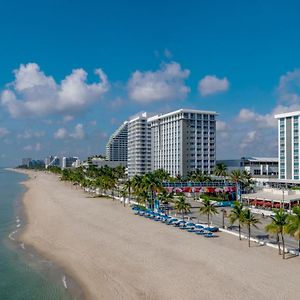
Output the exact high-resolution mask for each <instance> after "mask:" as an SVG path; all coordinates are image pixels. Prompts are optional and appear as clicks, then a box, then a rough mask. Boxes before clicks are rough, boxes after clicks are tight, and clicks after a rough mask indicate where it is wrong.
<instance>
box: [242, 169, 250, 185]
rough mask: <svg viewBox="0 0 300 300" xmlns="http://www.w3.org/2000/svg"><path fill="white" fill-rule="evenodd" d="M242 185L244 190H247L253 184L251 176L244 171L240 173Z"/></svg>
mask: <svg viewBox="0 0 300 300" xmlns="http://www.w3.org/2000/svg"><path fill="white" fill-rule="evenodd" d="M242 183H243V186H244V188H245V189H246V188H247V189H249V187H250V186H251V184H252V183H253V181H252V176H251V174H250V172H249V171H246V170H243V171H242Z"/></svg>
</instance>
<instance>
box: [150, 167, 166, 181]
mask: <svg viewBox="0 0 300 300" xmlns="http://www.w3.org/2000/svg"><path fill="white" fill-rule="evenodd" d="M152 174H153V175H154V176H155V177H156V178H157V179H158V180H159V181H167V180H169V179H170V174H169V173H168V172H167V171H165V170H164V169H157V170H154V171H153V172H152Z"/></svg>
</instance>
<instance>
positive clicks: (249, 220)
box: [243, 209, 260, 247]
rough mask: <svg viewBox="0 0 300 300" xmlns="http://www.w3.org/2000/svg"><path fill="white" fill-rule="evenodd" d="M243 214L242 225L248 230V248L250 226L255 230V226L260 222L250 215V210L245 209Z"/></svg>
mask: <svg viewBox="0 0 300 300" xmlns="http://www.w3.org/2000/svg"><path fill="white" fill-rule="evenodd" d="M243 213H244V217H243V224H245V225H246V226H247V228H248V247H250V237H251V226H253V227H255V228H257V225H256V224H258V223H260V221H259V220H258V219H257V218H256V217H255V216H254V214H253V213H251V211H250V209H245V210H244V211H243Z"/></svg>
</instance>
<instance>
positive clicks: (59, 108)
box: [1, 63, 110, 117]
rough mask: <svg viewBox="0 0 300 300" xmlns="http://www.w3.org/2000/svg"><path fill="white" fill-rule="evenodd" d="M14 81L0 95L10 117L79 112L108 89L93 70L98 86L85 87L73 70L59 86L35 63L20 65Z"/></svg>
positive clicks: (79, 72) (84, 75)
mask: <svg viewBox="0 0 300 300" xmlns="http://www.w3.org/2000/svg"><path fill="white" fill-rule="evenodd" d="M14 74H15V80H14V81H13V82H12V83H10V84H8V85H7V89H5V90H4V91H3V92H2V94H1V102H2V105H4V106H5V107H6V108H7V110H8V111H9V113H10V114H11V115H12V116H13V117H20V116H41V115H47V114H53V113H66V112H67V113H70V112H79V111H81V110H82V109H83V108H85V107H86V106H88V105H89V104H91V103H93V102H96V101H98V100H99V99H100V98H101V97H102V96H103V94H105V93H106V92H107V91H108V90H109V87H110V84H109V82H108V79H107V76H106V74H105V73H104V72H103V71H102V70H101V69H96V70H95V74H96V75H97V76H98V77H99V82H97V83H91V84H88V83H87V82H86V80H87V73H86V72H85V71H84V70H83V69H75V70H73V71H72V73H71V74H70V75H68V76H66V78H65V79H63V80H62V81H61V82H60V83H59V84H58V83H56V82H55V80H54V78H53V77H52V76H47V75H45V74H44V72H43V71H41V70H40V67H39V66H38V65H37V64H35V63H28V64H26V65H21V66H20V68H19V69H17V70H15V71H14Z"/></svg>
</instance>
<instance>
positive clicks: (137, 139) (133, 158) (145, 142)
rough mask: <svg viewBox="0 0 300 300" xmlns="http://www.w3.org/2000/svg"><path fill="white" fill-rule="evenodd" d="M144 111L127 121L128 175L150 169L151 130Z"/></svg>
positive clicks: (138, 173)
mask: <svg viewBox="0 0 300 300" xmlns="http://www.w3.org/2000/svg"><path fill="white" fill-rule="evenodd" d="M147 118H148V115H147V113H146V112H143V113H140V114H137V115H135V116H133V117H131V118H130V119H129V121H128V152H127V156H128V160H127V167H128V176H129V177H133V176H134V175H143V174H146V173H148V172H150V171H151V130H150V124H149V123H148V122H147Z"/></svg>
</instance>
